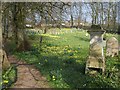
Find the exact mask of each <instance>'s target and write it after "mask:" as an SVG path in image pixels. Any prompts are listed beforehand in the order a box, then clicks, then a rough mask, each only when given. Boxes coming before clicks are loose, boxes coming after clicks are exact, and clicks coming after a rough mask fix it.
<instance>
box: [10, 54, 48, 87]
mask: <svg viewBox="0 0 120 90" xmlns="http://www.w3.org/2000/svg"><path fill="white" fill-rule="evenodd" d="M8 59H9V61H10V62H11V63H12V64H16V65H18V66H17V71H18V72H17V81H16V83H14V84H13V85H12V86H11V88H50V86H49V85H48V82H47V80H46V78H45V77H43V76H42V75H41V73H40V72H39V71H38V70H37V69H36V68H35V67H34V66H33V65H28V64H27V63H26V62H23V61H20V60H17V59H16V57H15V56H9V57H8Z"/></svg>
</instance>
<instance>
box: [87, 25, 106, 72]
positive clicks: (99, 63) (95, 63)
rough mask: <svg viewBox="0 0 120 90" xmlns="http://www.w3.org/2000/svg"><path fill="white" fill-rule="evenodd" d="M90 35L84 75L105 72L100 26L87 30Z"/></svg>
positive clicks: (93, 26) (102, 31)
mask: <svg viewBox="0 0 120 90" xmlns="http://www.w3.org/2000/svg"><path fill="white" fill-rule="evenodd" d="M88 33H89V34H90V47H89V57H88V59H87V62H86V70H85V73H91V72H94V73H95V72H97V71H102V72H104V70H105V58H104V52H103V44H102V43H103V35H104V30H102V28H101V26H100V25H92V26H91V29H90V30H88Z"/></svg>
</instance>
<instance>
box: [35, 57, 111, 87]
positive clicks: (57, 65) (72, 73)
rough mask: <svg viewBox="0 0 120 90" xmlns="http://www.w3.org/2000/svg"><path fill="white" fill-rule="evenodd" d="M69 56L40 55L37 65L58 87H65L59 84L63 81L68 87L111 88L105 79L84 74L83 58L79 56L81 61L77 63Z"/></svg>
mask: <svg viewBox="0 0 120 90" xmlns="http://www.w3.org/2000/svg"><path fill="white" fill-rule="evenodd" d="M69 57H70V56H68V58H63V56H55V55H49V56H41V58H39V60H40V64H39V65H37V67H38V68H39V69H40V71H42V72H43V74H46V75H48V77H49V81H52V82H54V83H55V84H58V87H65V86H64V85H63V86H60V85H61V84H60V83H61V82H65V83H66V84H67V85H68V86H69V88H101V87H102V88H106V87H107V88H108V87H111V88H112V86H110V85H108V83H106V82H105V81H102V80H101V79H99V78H98V79H97V78H95V77H94V76H89V75H86V74H85V61H83V60H85V58H81V60H82V62H81V63H78V62H76V59H75V58H69ZM53 76H54V77H55V79H54V78H53ZM61 80H62V81H61Z"/></svg>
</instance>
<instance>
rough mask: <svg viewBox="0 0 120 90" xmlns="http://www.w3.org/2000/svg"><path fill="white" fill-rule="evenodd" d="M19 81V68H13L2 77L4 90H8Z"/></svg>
mask: <svg viewBox="0 0 120 90" xmlns="http://www.w3.org/2000/svg"><path fill="white" fill-rule="evenodd" d="M16 80H17V68H16V67H15V66H11V67H10V68H9V69H8V70H7V71H6V72H4V73H3V75H2V88H3V89H5V88H8V87H10V86H11V85H12V83H14V82H16Z"/></svg>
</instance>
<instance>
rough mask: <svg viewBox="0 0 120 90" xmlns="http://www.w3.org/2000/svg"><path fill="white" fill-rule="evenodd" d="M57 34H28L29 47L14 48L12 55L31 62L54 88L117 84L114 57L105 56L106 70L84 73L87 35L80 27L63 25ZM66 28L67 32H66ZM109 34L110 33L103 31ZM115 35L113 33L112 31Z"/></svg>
mask: <svg viewBox="0 0 120 90" xmlns="http://www.w3.org/2000/svg"><path fill="white" fill-rule="evenodd" d="M61 31H62V33H61V34H59V35H49V34H46V35H43V36H44V39H43V44H42V46H41V47H40V45H39V37H40V35H34V36H30V42H31V44H32V49H31V51H28V52H16V53H15V55H16V56H17V57H18V58H19V59H21V60H25V61H26V62H28V63H32V64H34V66H35V67H36V68H37V69H38V70H39V71H40V72H41V73H42V74H43V75H44V76H45V77H46V78H47V80H48V82H49V83H50V85H51V87H54V88H95V87H98V88H102V87H104V88H105V87H120V84H119V83H120V80H119V79H118V78H119V74H120V72H117V73H116V70H118V69H119V66H120V62H118V58H117V57H114V58H108V57H107V58H106V74H105V75H96V76H89V75H85V74H84V73H85V64H86V60H87V57H88V55H89V36H85V35H86V32H84V31H78V30H76V31H74V32H72V33H71V32H70V30H68V29H67V30H66V29H63V30H61ZM66 31H67V32H66ZM106 36H107V37H108V36H111V34H106ZM115 36H116V35H115Z"/></svg>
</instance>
